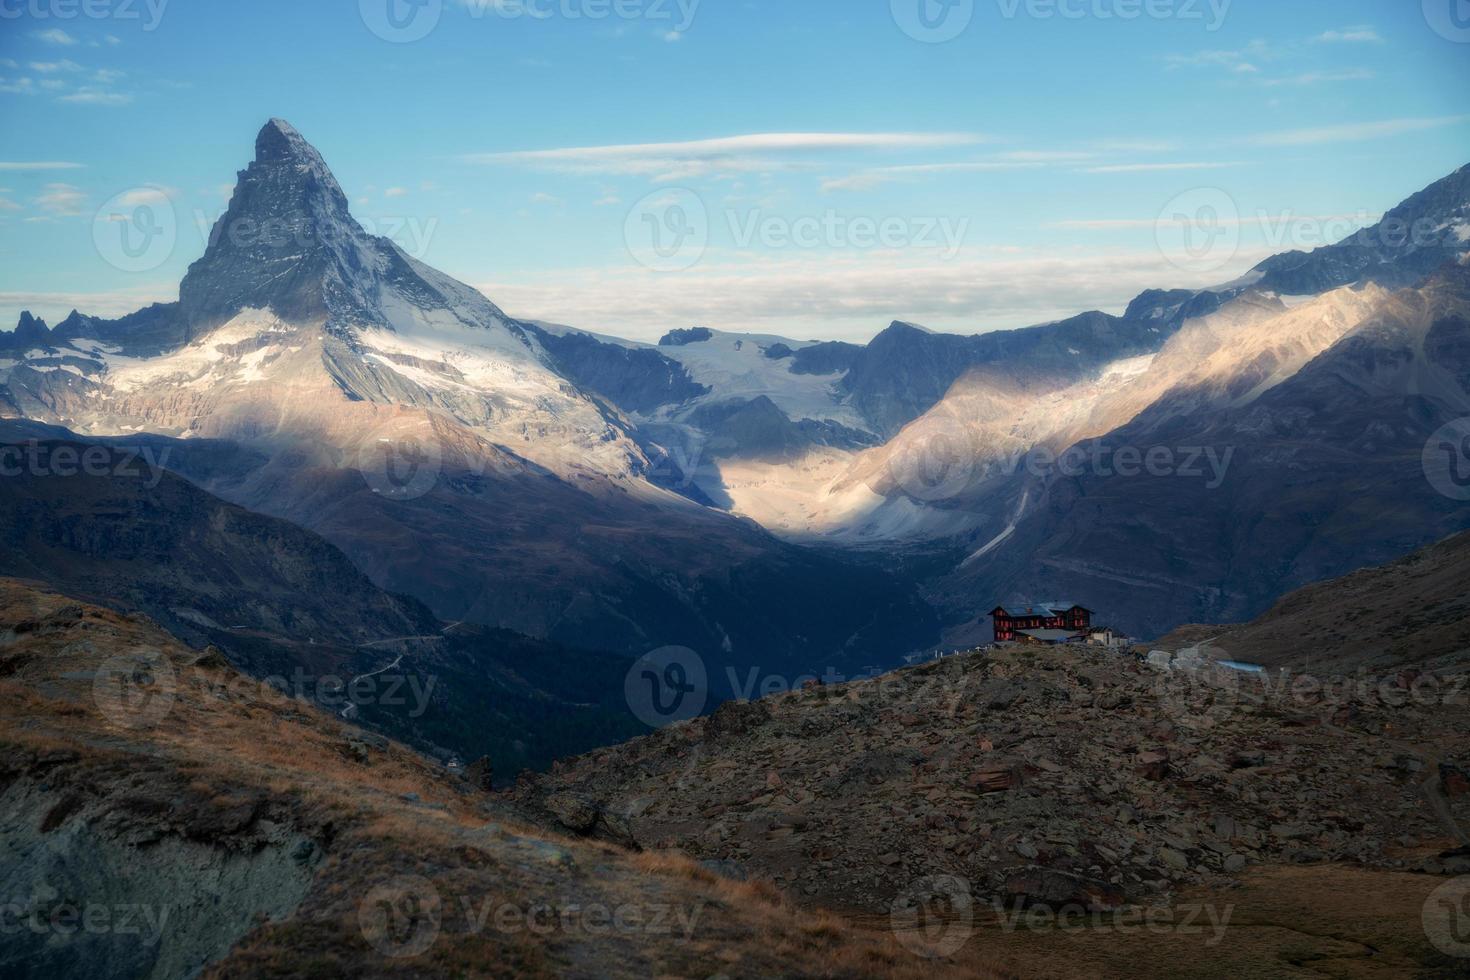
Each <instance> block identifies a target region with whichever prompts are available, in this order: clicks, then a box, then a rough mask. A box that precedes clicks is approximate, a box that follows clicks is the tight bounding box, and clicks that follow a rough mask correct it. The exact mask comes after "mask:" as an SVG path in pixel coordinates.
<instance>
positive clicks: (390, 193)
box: [383, 187, 408, 197]
mask: <svg viewBox="0 0 1470 980" xmlns="http://www.w3.org/2000/svg"><path fill="white" fill-rule="evenodd" d="M383 196H384V197H407V196H408V188H406V187H390V188H388V189H387V190H385V191H384V192H383Z"/></svg>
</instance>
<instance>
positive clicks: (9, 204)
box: [0, 197, 21, 211]
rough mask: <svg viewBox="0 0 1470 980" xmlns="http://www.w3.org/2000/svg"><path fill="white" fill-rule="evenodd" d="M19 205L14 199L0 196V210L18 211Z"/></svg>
mask: <svg viewBox="0 0 1470 980" xmlns="http://www.w3.org/2000/svg"><path fill="white" fill-rule="evenodd" d="M20 210H21V206H20V205H19V204H16V203H15V202H14V201H11V200H8V199H6V198H3V197H0V211H20Z"/></svg>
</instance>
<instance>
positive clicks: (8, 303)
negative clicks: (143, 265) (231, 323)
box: [0, 282, 179, 329]
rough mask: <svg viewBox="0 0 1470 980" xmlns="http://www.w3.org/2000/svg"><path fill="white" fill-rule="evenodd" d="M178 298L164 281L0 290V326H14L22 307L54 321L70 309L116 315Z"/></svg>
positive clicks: (93, 314) (102, 315) (170, 286)
mask: <svg viewBox="0 0 1470 980" xmlns="http://www.w3.org/2000/svg"><path fill="white" fill-rule="evenodd" d="M178 298H179V291H178V287H177V286H175V285H171V284H169V283H163V282H160V283H154V284H152V285H148V286H140V287H138V288H135V289H128V290H118V291H115V292H102V293H41V292H0V328H4V329H9V328H10V327H11V326H13V325H14V324H15V322H16V321H17V320H18V319H20V311H21V310H30V311H31V312H32V313H33V314H35V315H36V316H38V317H40V318H41V319H43V320H46V321H48V322H51V323H56V322H58V321H60V320H62V319H64V318H65V317H66V315H67V314H69V313H70V312H71V311H72V310H80V311H81V312H82V313H85V314H87V315H89V316H101V317H119V316H126V315H127V314H129V313H134V312H136V311H138V310H141V309H142V308H143V307H145V306H147V305H149V304H150V303H167V302H171V301H173V300H176V299H178Z"/></svg>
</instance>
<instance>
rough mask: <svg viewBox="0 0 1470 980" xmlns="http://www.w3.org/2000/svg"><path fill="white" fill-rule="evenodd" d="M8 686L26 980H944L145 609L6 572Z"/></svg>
mask: <svg viewBox="0 0 1470 980" xmlns="http://www.w3.org/2000/svg"><path fill="white" fill-rule="evenodd" d="M0 698H3V699H4V702H5V705H6V710H5V711H4V712H3V714H0V883H3V884H0V905H3V912H4V915H5V917H6V922H5V925H6V938H5V942H4V944H3V945H0V975H3V976H5V977H17V978H23V977H47V978H52V977H58V976H87V977H94V978H132V977H156V978H165V977H184V976H194V975H197V974H198V973H199V971H201V970H203V971H204V975H206V976H210V977H245V976H250V977H261V976H281V977H285V976H291V977H300V976H369V977H375V976H475V977H511V976H515V977H553V976H555V977H568V976H570V977H609V976H613V977H618V976H626V977H647V976H700V977H707V976H712V975H716V974H723V975H728V976H732V977H734V976H741V977H744V976H777V975H780V976H844V977H856V976H872V975H894V976H918V975H919V972H920V967H921V966H922V969H923V974H924V975H925V976H930V977H932V976H936V975H938V976H944V975H946V972H945V969H940V970H938V971H936V970H934V969H932V968H931V967H929V966H928V965H927V964H921V962H920V961H919V960H917V959H916V958H914V957H913V956H912V955H911V954H909V953H907V952H905V951H904V950H903V949H902V948H900V947H899V945H898V944H897V942H896V941H895V940H893V939H892V937H891V936H888V935H886V934H875V933H858V932H854V931H852V930H849V929H848V928H847V927H846V926H845V925H843V924H842V923H841V922H840V921H838V920H836V919H834V918H832V917H830V916H823V915H814V914H808V913H802V912H798V911H795V910H794V909H792V908H791V907H789V906H788V905H787V904H786V903H785V901H784V900H783V898H782V897H781V896H780V895H779V894H778V893H777V892H775V891H774V890H773V889H770V888H769V887H765V886H758V885H747V884H742V883H737V882H732V881H729V880H726V879H722V878H719V877H717V876H716V875H715V874H713V873H711V872H710V871H708V870H706V869H702V868H700V867H698V866H697V865H694V864H693V863H692V862H689V861H688V860H685V859H681V858H677V857H671V856H649V855H641V856H640V855H634V854H629V853H626V852H623V851H620V850H618V849H616V848H613V847H610V846H607V845H602V844H598V843H595V842H587V841H573V840H566V839H560V838H558V837H555V836H552V835H546V834H544V833H540V832H536V831H533V830H529V829H527V828H526V827H524V826H520V825H518V824H516V823H515V822H513V821H510V820H508V819H506V817H505V815H504V813H503V812H501V811H500V810H499V809H498V808H496V807H494V805H493V804H491V803H490V802H489V799H490V798H488V797H486V796H485V795H483V794H481V793H480V792H479V791H478V790H477V789H476V788H474V787H473V786H471V785H470V784H469V783H468V782H466V781H464V780H460V779H457V778H456V779H449V778H447V777H446V776H445V775H444V774H443V772H442V771H441V770H438V769H437V768H436V767H432V766H430V765H429V764H427V763H426V762H425V761H424V760H423V759H422V758H421V757H419V756H416V755H414V754H412V753H410V752H408V751H406V750H404V749H402V748H401V747H398V746H396V745H394V744H392V743H389V742H387V741H386V740H382V739H379V738H376V737H374V736H370V735H364V734H363V733H361V732H360V731H358V730H356V729H354V728H352V727H351V726H349V725H346V724H344V723H342V722H340V721H338V720H337V719H335V718H333V717H331V716H329V715H327V714H324V713H322V712H319V711H317V710H315V709H313V708H311V707H310V706H308V705H306V704H305V703H302V702H299V701H293V700H290V699H285V698H282V697H280V696H278V695H276V694H275V693H274V692H273V691H272V690H271V689H269V688H263V687H262V686H261V685H259V684H256V683H252V682H250V681H248V680H247V679H246V678H243V677H241V676H240V675H238V674H236V673H234V672H233V671H232V670H231V669H229V668H228V667H227V666H226V665H225V664H224V663H223V662H222V661H221V660H220V659H219V658H218V657H217V656H215V655H214V654H212V653H208V652H206V653H205V654H202V655H201V654H199V653H198V652H195V651H191V650H189V649H188V648H187V647H185V646H183V645H182V644H180V643H178V642H176V641H175V640H173V639H172V638H171V637H169V636H168V635H167V634H165V633H163V632H162V631H161V630H159V629H158V628H157V627H156V626H154V625H153V624H152V623H151V622H149V621H148V620H146V619H144V618H142V617H138V616H123V615H120V614H117V613H113V612H110V611H107V610H103V609H99V608H96V607H93V606H87V605H81V604H77V603H74V602H72V601H70V600H67V599H64V598H62V597H59V596H56V595H52V594H47V593H42V592H37V591H35V590H32V589H29V588H26V587H24V586H21V585H19V584H17V583H16V582H14V581H13V580H9V579H0ZM950 975H955V976H958V975H960V974H959V973H958V972H955V973H953V974H950Z"/></svg>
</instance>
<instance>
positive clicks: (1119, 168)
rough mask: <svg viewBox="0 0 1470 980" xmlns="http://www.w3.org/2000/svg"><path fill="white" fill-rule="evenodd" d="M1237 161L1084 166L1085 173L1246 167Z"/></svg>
mask: <svg viewBox="0 0 1470 980" xmlns="http://www.w3.org/2000/svg"><path fill="white" fill-rule="evenodd" d="M1244 166H1246V164H1244V163H1240V162H1237V161H1225V160H1219V161H1209V162H1205V161H1185V162H1179V163H1109V164H1104V165H1103V166H1099V167H1083V168H1081V172H1082V173H1085V174H1134V173H1153V172H1156V171H1157V172H1165V171H1170V170H1224V169H1226V168H1228V167H1244Z"/></svg>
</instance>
